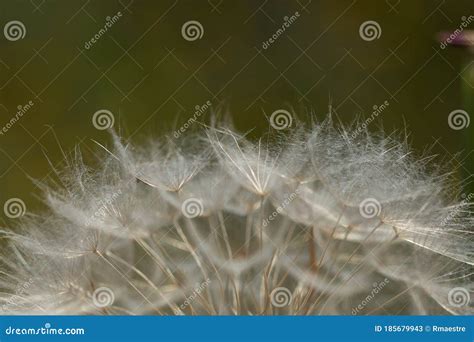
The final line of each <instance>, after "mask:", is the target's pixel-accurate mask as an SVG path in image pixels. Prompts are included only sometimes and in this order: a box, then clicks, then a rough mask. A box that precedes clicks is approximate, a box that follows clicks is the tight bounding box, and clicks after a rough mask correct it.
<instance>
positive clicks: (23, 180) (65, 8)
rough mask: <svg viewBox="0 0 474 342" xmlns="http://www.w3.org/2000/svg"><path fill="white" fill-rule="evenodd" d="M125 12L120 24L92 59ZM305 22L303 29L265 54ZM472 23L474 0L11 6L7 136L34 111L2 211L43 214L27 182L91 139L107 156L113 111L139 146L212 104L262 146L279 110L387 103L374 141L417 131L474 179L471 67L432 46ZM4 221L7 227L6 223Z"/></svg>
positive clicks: (10, 145) (16, 136) (456, 53)
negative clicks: (461, 119) (101, 125)
mask: <svg viewBox="0 0 474 342" xmlns="http://www.w3.org/2000/svg"><path fill="white" fill-rule="evenodd" d="M118 11H120V12H121V13H122V14H123V15H122V17H121V18H120V20H119V21H118V22H116V23H115V24H114V25H113V26H112V27H111V28H110V29H109V30H108V32H107V33H106V34H104V35H103V36H102V37H101V38H100V39H99V40H98V41H97V43H95V44H94V45H93V46H92V47H91V48H90V49H85V47H84V44H85V43H86V42H87V41H89V40H90V39H91V38H92V37H93V36H94V35H95V34H96V33H97V32H98V31H99V30H100V29H101V28H102V27H103V26H104V24H105V22H106V17H107V16H113V15H114V14H116V13H117V12H118ZM296 11H298V12H299V14H300V16H299V18H298V19H297V20H296V21H295V22H294V23H293V24H292V25H291V27H290V28H289V29H288V30H287V31H286V32H285V33H284V34H283V35H281V36H280V37H279V38H278V39H277V40H276V41H275V42H274V43H273V44H272V45H271V46H270V47H269V48H268V49H263V47H262V43H263V42H264V41H266V40H268V38H269V37H271V36H272V35H273V34H274V33H275V32H276V31H277V29H278V28H279V27H281V25H282V24H283V22H284V17H285V16H291V15H293V14H294V13H295V12H296ZM473 14H474V3H473V2H472V0H463V1H428V0H424V1H396V0H390V1H383V0H377V1H376V0H372V1H342V0H341V1H329V0H328V1H314V0H313V1H308V0H298V1H289V0H286V1H284V0H273V1H255V0H253V1H250V0H247V1H236V0H233V1H231V0H221V1H219V0H212V1H207V0H200V1H196V0H194V1H191V0H187V1H186V0H180V1H175V0H160V1H156V0H155V1H151V0H148V1H146V0H135V1H132V0H122V1H116V0H101V1H98V0H96V1H92V0H90V1H86V0H68V1H65V0H55V1H53V0H50V1H47V0H45V1H42V0H31V1H29V0H28V1H27V0H25V1H20V0H16V1H15V0H9V1H6V0H2V1H1V2H0V24H1V28H2V29H3V27H4V25H5V24H6V23H7V22H9V21H11V20H19V21H21V22H22V23H23V24H24V25H25V27H26V35H25V37H24V39H20V40H18V41H9V40H7V39H5V37H4V35H3V34H2V35H0V127H3V126H4V125H5V124H6V123H7V122H8V121H9V120H10V119H11V118H12V117H13V116H14V115H15V111H16V108H17V106H18V105H24V104H26V103H28V101H33V102H34V106H33V108H32V109H31V110H30V111H28V112H27V113H26V114H25V115H23V117H22V118H21V119H20V120H19V121H18V122H17V123H15V124H14V125H13V127H12V128H11V129H9V130H8V132H7V133H5V134H4V135H0V204H1V205H2V206H3V203H4V202H5V201H6V200H7V199H9V198H12V197H16V198H21V199H22V200H23V201H24V202H25V203H26V206H27V208H28V211H34V209H35V208H38V206H39V205H40V201H39V200H38V196H40V191H39V189H38V188H37V187H36V185H34V183H33V182H32V181H31V180H30V178H33V179H39V180H42V179H45V178H46V177H48V175H50V174H51V166H50V165H49V164H48V158H49V160H50V161H51V163H52V164H54V165H59V164H61V161H62V160H63V157H62V155H61V153H60V147H59V146H61V147H62V148H63V149H64V150H65V151H66V152H68V151H69V152H70V151H73V149H74V147H75V146H77V145H78V146H79V147H80V149H81V150H82V151H83V152H85V154H86V155H91V156H92V155H93V154H94V151H96V150H97V148H98V147H97V145H96V144H95V143H94V142H93V141H92V139H94V140H96V141H98V142H101V143H102V144H104V145H107V144H110V139H109V136H108V133H107V132H106V131H101V130H97V129H96V128H94V126H93V125H92V116H93V114H94V113H95V112H96V111H97V110H99V109H107V110H110V111H111V112H112V113H113V114H114V117H115V125H114V127H115V128H116V129H121V130H122V132H123V134H124V135H125V136H127V137H132V139H136V140H137V141H140V140H141V139H143V137H146V136H148V135H150V134H152V135H159V134H164V133H167V132H170V130H172V129H173V127H175V123H177V125H178V126H179V125H181V124H182V123H183V122H185V121H186V120H187V119H188V118H189V117H191V116H192V113H193V109H194V107H195V106H196V105H202V104H204V103H205V102H206V101H211V102H212V104H213V107H214V108H218V107H222V108H226V109H228V110H229V112H230V114H231V115H232V117H233V119H234V120H235V123H236V126H237V127H238V128H239V129H242V130H249V129H254V131H253V134H257V135H258V133H259V132H262V131H263V130H266V129H268V119H267V117H268V116H269V115H270V114H271V113H272V112H273V111H275V110H277V109H280V108H284V109H288V110H292V111H295V112H296V113H300V114H301V113H305V112H308V111H314V112H315V113H316V115H317V116H318V117H319V118H323V117H324V115H325V113H327V110H328V104H329V99H331V102H332V108H333V110H334V111H335V113H336V114H337V115H338V117H339V118H340V119H341V121H343V122H350V121H351V120H353V119H354V118H355V117H356V116H357V115H362V116H363V117H369V116H370V114H371V111H372V108H373V106H375V105H380V104H382V103H384V101H388V102H389V106H388V108H387V109H386V110H384V111H383V113H382V114H380V115H379V118H378V120H377V121H376V122H373V123H372V124H371V126H370V129H376V128H377V127H378V126H379V125H380V124H383V126H384V127H385V128H386V129H387V130H389V131H390V130H393V129H405V127H407V129H408V131H409V132H410V139H411V141H412V143H413V146H414V148H415V149H416V150H418V151H420V152H421V151H422V150H423V149H424V148H425V147H426V146H431V147H432V152H433V153H435V154H439V155H440V156H442V157H445V159H446V160H453V161H454V162H453V165H454V166H455V167H456V166H457V170H458V172H459V175H458V176H459V179H468V177H471V176H472V170H473V169H474V167H473V164H472V160H473V154H472V148H473V147H472V132H473V127H474V123H471V125H470V127H469V128H467V129H463V130H459V131H456V130H453V129H451V128H450V127H449V126H448V120H447V118H448V115H449V113H450V112H451V111H453V110H456V109H463V110H466V111H467V112H468V113H469V114H470V116H471V117H472V114H473V113H474V106H473V100H472V99H473V97H474V96H473V92H474V67H473V65H474V64H473V63H472V62H473V55H472V54H470V53H469V51H468V50H467V49H462V48H448V49H441V48H440V45H439V43H438V42H436V40H435V36H436V34H437V32H439V31H453V30H455V29H456V28H458V27H459V25H460V24H461V22H462V21H463V19H462V17H463V16H465V17H466V16H467V17H469V15H473ZM189 20H197V21H199V22H200V23H201V25H202V26H203V28H204V34H203V36H202V38H201V39H198V40H195V41H187V40H185V39H183V37H182V35H181V27H182V25H183V24H184V23H185V22H187V21H189ZM367 20H374V21H376V22H378V23H379V25H380V27H381V35H380V37H379V38H378V39H375V40H373V41H365V40H363V39H361V37H360V35H359V27H360V25H361V24H362V23H363V22H365V21H367ZM470 28H472V29H474V23H471V24H470ZM1 33H3V30H2V32H1ZM208 114H209V113H206V115H203V116H202V117H201V118H200V120H203V121H205V120H206V117H208ZM301 117H303V118H304V117H305V116H304V115H301ZM469 132H471V136H470V135H469ZM46 156H47V157H46ZM0 213H1V214H2V215H0V217H1V219H0V223H1V222H2V220H3V221H4V222H8V219H7V218H6V217H5V216H4V215H3V212H2V211H0Z"/></svg>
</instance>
